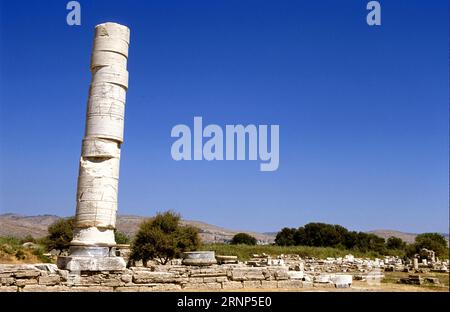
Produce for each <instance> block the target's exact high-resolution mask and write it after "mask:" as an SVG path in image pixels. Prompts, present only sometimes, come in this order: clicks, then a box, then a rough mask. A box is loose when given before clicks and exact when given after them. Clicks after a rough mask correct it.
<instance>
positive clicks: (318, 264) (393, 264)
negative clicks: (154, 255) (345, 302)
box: [0, 253, 449, 292]
mask: <svg viewBox="0 0 450 312" xmlns="http://www.w3.org/2000/svg"><path fill="white" fill-rule="evenodd" d="M424 254H425V253H424ZM428 255H430V254H428ZM419 257H420V256H419ZM215 258H216V260H217V263H218V264H210V265H208V266H198V265H185V264H182V260H181V259H174V260H172V261H170V262H169V264H167V265H160V264H158V263H156V262H153V261H150V262H149V266H148V267H143V266H133V267H131V268H128V269H126V270H124V271H116V272H114V271H104V272H102V271H100V272H88V271H82V272H69V271H67V270H60V269H58V268H57V267H56V265H53V264H35V265H6V264H0V292H6V291H11V292H27V291H31V292H38V291H42V292H46V291H58V292H66V291H75V292H86V291H89V292H96V291H101V292H105V291H108V292H112V291H116V292H125V291H128V292H148V291H184V290H185V291H190V290H209V291H221V290H240V289H249V290H252V289H254V290H258V289H261V290H264V289H279V290H295V289H302V288H309V287H321V288H324V287H333V288H334V287H335V288H347V287H351V285H352V283H353V280H362V281H367V283H368V284H370V283H371V282H380V281H381V279H382V278H383V277H384V272H385V271H400V272H410V273H411V275H410V276H409V277H408V278H404V279H401V280H400V281H399V282H401V283H407V284H416V285H422V284H424V283H429V284H439V280H438V279H437V278H431V277H421V276H420V275H418V273H422V272H433V271H436V270H438V271H439V272H444V271H445V272H448V265H449V262H448V260H447V261H439V259H435V260H434V262H433V261H429V260H428V259H426V260H427V261H426V263H424V262H423V260H422V259H418V260H420V262H418V260H417V261H415V262H417V263H418V264H419V265H418V268H417V269H415V268H414V266H415V264H414V263H415V262H414V261H403V260H402V259H400V258H398V257H385V258H384V259H362V258H355V257H353V256H352V255H347V256H345V257H342V258H327V259H315V258H301V257H300V256H298V255H281V256H278V257H276V258H272V257H270V256H268V255H265V254H261V255H253V258H252V259H250V260H249V261H246V262H239V261H238V260H237V257H235V256H221V255H216V256H215ZM416 259H417V258H416Z"/></svg>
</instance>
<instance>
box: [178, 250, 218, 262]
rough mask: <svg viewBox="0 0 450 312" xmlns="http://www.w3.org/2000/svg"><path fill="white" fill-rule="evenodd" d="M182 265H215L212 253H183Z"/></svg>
mask: <svg viewBox="0 0 450 312" xmlns="http://www.w3.org/2000/svg"><path fill="white" fill-rule="evenodd" d="M182 263H183V264H184V265H195V266H209V265H213V264H216V263H217V261H216V257H215V253H214V251H189V252H184V253H183V262H182Z"/></svg>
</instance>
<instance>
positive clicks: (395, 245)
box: [386, 236, 406, 250]
mask: <svg viewBox="0 0 450 312" xmlns="http://www.w3.org/2000/svg"><path fill="white" fill-rule="evenodd" d="M386 248H387V249H397V250H404V249H405V248H406V243H405V242H404V241H403V240H402V239H401V238H398V237H394V236H391V237H389V238H388V239H387V241H386Z"/></svg>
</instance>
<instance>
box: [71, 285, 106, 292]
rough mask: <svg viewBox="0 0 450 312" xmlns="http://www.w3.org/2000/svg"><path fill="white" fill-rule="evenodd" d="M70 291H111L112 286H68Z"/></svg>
mask: <svg viewBox="0 0 450 312" xmlns="http://www.w3.org/2000/svg"><path fill="white" fill-rule="evenodd" d="M70 291H71V292H113V291H114V288H113V287H107V286H75V287H71V288H70Z"/></svg>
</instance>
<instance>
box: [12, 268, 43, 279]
mask: <svg viewBox="0 0 450 312" xmlns="http://www.w3.org/2000/svg"><path fill="white" fill-rule="evenodd" d="M39 275H41V272H40V271H39V270H23V271H17V272H15V273H14V276H15V277H16V278H32V277H38V276H39Z"/></svg>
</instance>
